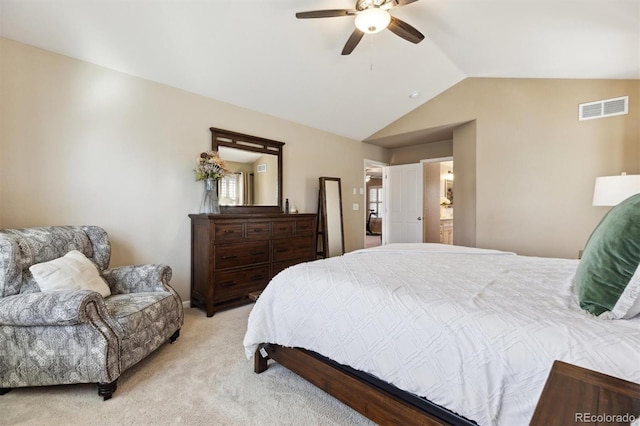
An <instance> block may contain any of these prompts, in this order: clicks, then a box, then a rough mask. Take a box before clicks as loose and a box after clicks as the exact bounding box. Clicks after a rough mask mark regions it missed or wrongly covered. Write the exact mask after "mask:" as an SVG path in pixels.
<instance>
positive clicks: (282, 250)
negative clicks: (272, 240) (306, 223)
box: [277, 247, 289, 253]
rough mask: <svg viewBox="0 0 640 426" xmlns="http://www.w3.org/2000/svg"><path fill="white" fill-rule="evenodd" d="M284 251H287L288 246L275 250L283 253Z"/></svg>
mask: <svg viewBox="0 0 640 426" xmlns="http://www.w3.org/2000/svg"><path fill="white" fill-rule="evenodd" d="M285 251H289V249H288V248H284V247H281V248H279V249H278V250H277V252H278V253H284V252H285Z"/></svg>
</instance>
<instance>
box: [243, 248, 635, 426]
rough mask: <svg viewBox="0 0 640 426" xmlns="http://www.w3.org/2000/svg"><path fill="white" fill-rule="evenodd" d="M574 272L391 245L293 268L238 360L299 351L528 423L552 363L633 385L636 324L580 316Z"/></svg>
mask: <svg viewBox="0 0 640 426" xmlns="http://www.w3.org/2000/svg"><path fill="white" fill-rule="evenodd" d="M577 264H578V261H577V260H567V259H547V258H536V257H523V256H516V255H513V254H512V253H505V252H498V251H493V250H477V249H469V248H465V247H452V246H442V245H439V244H420V245H394V244H391V245H387V246H382V247H379V248H376V249H367V250H360V251H357V252H353V253H351V254H347V255H344V256H341V257H334V258H330V259H324V260H319V261H315V262H309V263H305V264H300V265H296V266H293V267H291V268H288V269H286V270H284V271H282V272H281V273H280V274H278V275H277V276H276V277H274V279H273V280H272V281H271V283H269V285H268V286H267V288H266V289H265V291H264V292H263V293H262V295H261V296H260V299H259V300H258V302H257V303H256V305H255V307H254V309H253V311H252V312H251V315H250V317H249V322H248V330H247V333H246V335H245V339H244V345H245V351H246V355H247V357H248V358H251V357H252V356H253V353H254V351H255V350H256V348H257V345H258V344H260V343H265V342H268V343H276V344H280V345H284V346H290V347H301V348H305V349H309V350H312V351H315V352H317V353H320V354H322V355H324V356H326V357H329V358H331V359H333V360H335V361H337V362H339V363H341V364H347V365H350V366H351V367H354V368H356V369H358V370H361V371H365V372H368V373H371V374H373V375H375V376H377V377H379V378H380V379H382V380H385V381H387V382H389V383H392V384H394V385H395V386H397V387H398V388H401V389H404V390H406V391H409V392H411V393H414V394H416V395H419V396H423V397H425V398H427V399H429V400H431V401H432V402H434V403H436V404H439V405H441V406H443V407H446V408H448V409H450V410H452V411H454V412H456V413H458V414H460V415H462V416H464V417H467V418H468V419H471V420H475V421H476V422H478V423H479V424H482V425H492V424H499V425H524V424H528V423H529V421H530V419H531V416H532V414H533V411H534V408H535V405H536V402H537V400H538V397H539V395H540V393H541V392H542V388H543V386H544V383H545V380H546V378H547V375H548V373H549V371H550V369H551V365H552V363H553V361H554V360H556V359H558V360H562V361H566V362H569V363H572V364H576V365H579V366H582V367H586V368H589V369H593V370H597V371H600V372H603V373H605V374H609V375H613V376H616V377H620V378H623V379H626V380H630V381H633V382H640V317H636V318H634V319H631V320H616V321H610V320H601V319H598V318H596V317H593V316H590V315H589V314H587V313H585V312H584V311H582V310H581V309H580V308H579V306H578V304H577V301H576V299H575V296H574V295H573V291H572V277H573V275H574V272H575V269H576V267H577ZM636 414H637V413H636Z"/></svg>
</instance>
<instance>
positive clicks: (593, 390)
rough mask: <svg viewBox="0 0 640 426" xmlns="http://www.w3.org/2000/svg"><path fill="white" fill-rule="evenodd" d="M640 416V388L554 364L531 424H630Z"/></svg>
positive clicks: (582, 370) (607, 377)
mask: <svg viewBox="0 0 640 426" xmlns="http://www.w3.org/2000/svg"><path fill="white" fill-rule="evenodd" d="M638 416H640V385H639V384H637V383H632V382H628V381H626V380H622V379H618V378H617V377H612V376H607V375H606V374H602V373H598V372H596V371H592V370H587V369H585V368H582V367H578V366H575V365H571V364H567V363H565V362H562V361H554V363H553V367H552V368H551V372H550V373H549V377H548V378H547V382H546V383H545V385H544V389H543V390H542V394H541V395H540V399H539V400H538V405H537V406H536V410H535V412H534V413H533V417H532V418H531V423H530V424H531V425H545V426H551V425H558V426H564V425H604V424H607V425H627V426H628V425H629V423H630V422H631V421H633V420H634V419H636V418H637V417H638Z"/></svg>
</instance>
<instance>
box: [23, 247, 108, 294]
mask: <svg viewBox="0 0 640 426" xmlns="http://www.w3.org/2000/svg"><path fill="white" fill-rule="evenodd" d="M29 271H30V272H31V274H32V275H33V278H35V280H36V283H37V284H38V286H39V287H40V291H43V292H52V291H63V290H92V291H97V292H98V293H100V294H101V295H102V296H103V297H106V296H109V295H110V294H111V290H110V289H109V286H108V285H107V283H106V282H105V281H104V280H103V279H102V277H101V276H100V273H99V272H98V268H96V265H95V264H94V263H93V262H91V261H90V260H89V259H87V257H86V256H85V255H84V254H82V253H80V252H79V251H78V250H71V251H70V252H69V253H67V254H65V255H64V256H62V257H59V258H57V259H53V260H50V261H48V262H42V263H36V264H35V265H31V266H30V267H29Z"/></svg>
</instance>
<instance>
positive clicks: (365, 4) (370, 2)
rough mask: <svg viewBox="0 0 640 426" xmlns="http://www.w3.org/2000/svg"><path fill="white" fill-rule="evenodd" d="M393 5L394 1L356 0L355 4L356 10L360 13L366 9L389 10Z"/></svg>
mask: <svg viewBox="0 0 640 426" xmlns="http://www.w3.org/2000/svg"><path fill="white" fill-rule="evenodd" d="M394 5H395V0H358V1H357V2H356V10H357V11H358V12H362V11H363V10H366V9H371V8H380V9H386V10H388V9H391V8H392V7H393V6H394Z"/></svg>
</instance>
